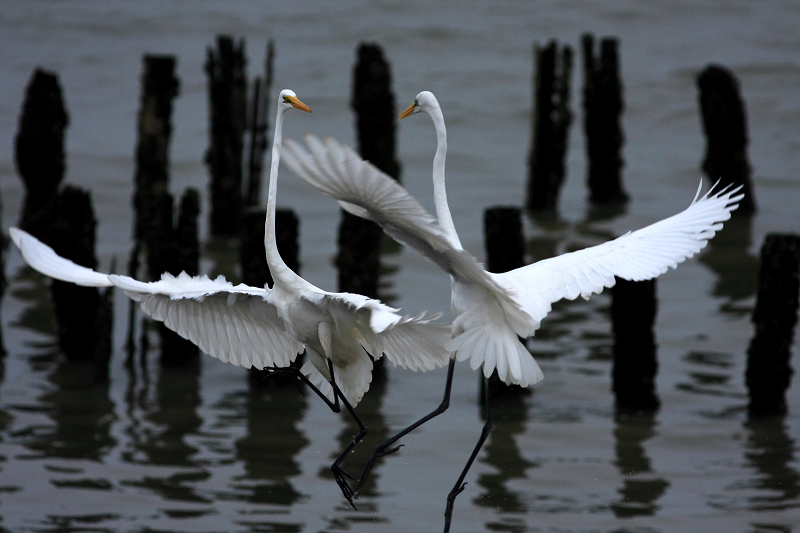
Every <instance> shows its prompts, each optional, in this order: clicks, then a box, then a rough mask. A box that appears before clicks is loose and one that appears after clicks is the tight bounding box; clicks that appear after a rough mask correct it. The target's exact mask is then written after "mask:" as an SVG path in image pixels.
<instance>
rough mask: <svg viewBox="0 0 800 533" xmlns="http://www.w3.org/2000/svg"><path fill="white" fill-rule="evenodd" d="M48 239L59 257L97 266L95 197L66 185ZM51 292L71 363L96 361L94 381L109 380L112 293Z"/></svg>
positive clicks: (68, 287) (57, 288) (57, 286)
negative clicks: (93, 206)
mask: <svg viewBox="0 0 800 533" xmlns="http://www.w3.org/2000/svg"><path fill="white" fill-rule="evenodd" d="M54 207H55V210H54V213H53V214H54V215H55V216H54V218H53V220H52V227H51V231H50V233H49V235H48V237H49V238H50V239H51V241H50V242H51V244H52V246H53V248H54V249H55V251H56V253H58V254H59V255H61V256H62V257H66V258H68V259H70V260H72V261H74V262H76V263H78V264H79V265H83V266H86V267H89V268H95V267H96V266H97V258H96V257H95V230H96V227H97V220H96V219H95V217H94V210H93V209H92V199H91V195H90V194H89V193H88V192H86V191H84V190H81V189H78V188H77V187H71V186H66V187H64V189H63V190H62V191H61V192H60V193H59V194H58V196H57V198H56V203H55V206H54ZM51 293H52V296H53V307H54V312H55V317H56V329H57V332H58V344H59V347H60V348H61V350H62V351H63V352H64V355H65V357H66V358H67V360H69V361H91V362H94V363H95V372H96V375H95V378H96V379H100V380H103V379H105V378H107V376H108V361H109V359H110V357H111V322H112V320H111V316H112V315H111V313H112V311H111V305H110V293H111V291H110V289H106V290H105V291H104V293H103V294H101V293H100V291H99V290H98V289H97V288H95V287H81V286H78V285H75V284H72V283H66V282H63V281H59V280H55V279H54V280H52V284H51Z"/></svg>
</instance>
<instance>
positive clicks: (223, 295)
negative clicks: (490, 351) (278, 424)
mask: <svg viewBox="0 0 800 533" xmlns="http://www.w3.org/2000/svg"><path fill="white" fill-rule="evenodd" d="M292 108H298V109H303V110H305V111H308V108H307V107H306V106H305V104H303V103H302V102H300V101H299V100H298V99H297V97H296V96H295V94H294V93H293V92H292V91H289V90H284V91H282V92H281V93H280V97H279V100H278V113H277V119H276V121H275V139H274V143H273V148H272V168H271V172H270V184H269V197H268V200H267V221H266V226H265V236H264V241H265V242H264V244H265V248H266V255H267V261H268V263H269V266H270V270H271V272H272V275H273V278H274V280H275V285H274V286H273V287H272V288H271V289H270V288H257V287H250V286H247V285H244V284H239V285H233V284H232V283H230V282H228V281H226V280H225V279H224V278H223V277H219V278H217V279H213V280H212V279H209V278H208V277H207V276H195V277H192V276H189V275H188V274H185V273H182V274H180V275H178V276H172V275H170V274H163V275H162V277H161V279H160V280H159V281H155V282H149V283H145V282H141V281H137V280H135V279H132V278H130V277H127V276H120V275H107V274H103V273H100V272H96V271H94V270H92V269H90V268H86V267H83V266H80V265H77V264H75V263H73V262H72V261H69V260H67V259H64V258H62V257H59V256H58V255H57V254H56V253H55V252H54V251H53V249H52V248H50V247H49V246H47V245H46V244H44V243H42V242H40V241H39V240H38V239H36V238H35V237H33V236H31V235H29V234H28V233H26V232H24V231H22V230H20V229H17V228H11V230H10V234H11V238H12V240H13V242H14V243H15V244H16V245H17V247H18V248H19V249H20V251H21V252H22V255H23V257H24V258H25V260H26V261H27V262H28V264H30V265H31V266H32V267H33V268H35V269H36V270H38V271H39V272H41V273H43V274H45V275H47V276H50V277H53V278H56V279H60V280H63V281H67V282H71V283H75V284H78V285H85V286H92V287H110V286H115V287H118V288H120V289H122V290H123V291H124V292H125V294H127V295H128V296H129V297H130V298H132V299H133V300H135V301H137V302H139V305H140V307H141V309H142V311H143V312H144V313H146V314H147V315H149V316H150V317H152V318H153V319H155V320H159V321H162V322H164V324H165V325H166V326H167V327H168V328H170V329H172V330H174V331H176V332H177V333H178V334H180V335H181V336H182V337H184V338H186V339H189V340H190V341H192V342H193V343H195V344H197V345H198V346H199V347H200V349H201V350H203V351H204V352H206V353H208V354H209V355H212V356H214V357H216V358H218V359H220V360H222V361H225V362H228V363H231V364H234V365H242V366H245V367H251V366H252V367H255V368H264V367H273V366H277V367H285V366H288V365H289V364H290V363H291V362H292V361H294V359H295V358H296V357H297V355H298V354H299V353H301V352H302V351H303V349H305V350H306V353H307V355H308V361H307V362H306V363H305V364H304V365H303V367H302V369H301V370H302V372H303V373H304V374H306V375H307V376H308V378H309V380H310V381H311V382H312V383H314V384H315V385H317V387H318V388H319V389H320V390H321V391H322V392H323V393H324V394H325V395H326V396H327V397H328V399H330V400H335V397H334V394H333V389H332V387H331V386H330V384H329V383H328V381H327V380H329V379H330V378H331V376H330V373H329V370H328V365H327V359H330V360H331V361H332V363H333V369H334V379H335V380H336V384H337V386H338V387H339V388H340V390H341V392H342V394H343V395H344V396H345V398H346V399H347V400H348V401H349V402H350V404H351V405H353V406H355V405H356V404H357V403H358V402H359V401H360V400H361V398H362V397H363V395H364V393H365V392H366V391H367V390H368V389H369V385H370V382H371V381H372V359H371V358H370V355H369V354H371V355H372V357H373V358H374V359H378V358H380V357H381V356H382V354H385V355H386V357H387V358H388V359H389V361H391V362H392V363H393V364H395V365H399V366H401V367H403V368H407V369H410V370H414V371H425V370H431V369H433V368H435V367H439V366H443V365H445V364H446V363H447V361H448V360H449V357H450V354H449V352H448V351H447V350H446V349H445V348H444V344H445V343H446V341H447V340H448V338H449V330H450V325H449V324H440V323H434V322H433V320H435V319H436V318H437V317H436V316H433V317H430V316H428V317H426V316H424V315H418V316H404V315H401V314H399V312H398V310H397V309H394V308H391V307H389V306H387V305H385V304H383V303H381V302H380V301H378V300H374V299H370V298H367V297H366V296H362V295H358V294H349V293H334V292H327V291H324V290H322V289H319V288H317V287H315V286H314V285H312V284H311V283H309V282H307V281H306V280H304V279H303V278H301V277H300V276H298V275H297V274H296V273H294V272H293V271H292V270H291V269H289V267H288V266H286V264H285V263H284V262H283V260H282V259H281V257H280V255H279V254H278V250H277V245H276V243H275V202H276V196H277V177H278V176H277V174H278V162H279V160H280V152H281V136H282V126H283V117H284V114H285V112H286V111H287V110H289V109H292Z"/></svg>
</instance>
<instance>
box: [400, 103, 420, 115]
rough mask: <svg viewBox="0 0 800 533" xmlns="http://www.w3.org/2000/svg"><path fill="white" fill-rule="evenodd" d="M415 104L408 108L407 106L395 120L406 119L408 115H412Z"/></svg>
mask: <svg viewBox="0 0 800 533" xmlns="http://www.w3.org/2000/svg"><path fill="white" fill-rule="evenodd" d="M416 104H417V103H416V102H414V103H413V104H411V105H410V106H408V107H407V108H406V109H405V111H403V112H402V113H400V115H399V116H398V117H397V118H398V119H404V118H406V117H407V116H409V115H410V114H412V113H413V112H414V110H415V109H416V108H417V105H416Z"/></svg>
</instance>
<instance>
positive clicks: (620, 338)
mask: <svg viewBox="0 0 800 533" xmlns="http://www.w3.org/2000/svg"><path fill="white" fill-rule="evenodd" d="M616 281H617V283H616V285H614V287H612V288H611V321H612V328H613V331H614V368H613V370H612V376H613V389H614V395H615V397H616V404H617V410H619V411H655V410H657V409H658V407H659V400H658V396H657V395H656V390H655V388H656V384H655V380H656V374H657V372H658V359H657V357H656V340H655V333H654V331H653V326H654V324H655V319H656V313H657V310H658V302H657V301H656V280H655V279H651V280H646V281H627V280H624V279H621V278H617V279H616Z"/></svg>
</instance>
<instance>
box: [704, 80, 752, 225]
mask: <svg viewBox="0 0 800 533" xmlns="http://www.w3.org/2000/svg"><path fill="white" fill-rule="evenodd" d="M697 86H698V88H699V89H700V111H701V113H702V115H703V131H704V132H705V134H706V154H705V158H704V159H703V171H704V172H705V173H706V175H707V176H708V177H709V179H711V182H712V183H714V182H716V181H717V180H720V182H721V183H722V185H728V184H734V185H742V186H743V188H742V192H743V193H744V198H742V200H741V201H740V202H739V209H737V210H736V211H734V214H736V213H739V214H750V213H754V212H755V210H756V201H755V196H754V194H753V187H752V184H751V180H750V174H751V168H750V162H749V160H748V158H747V142H748V138H747V137H748V136H747V114H746V112H745V109H744V101H743V100H742V95H741V91H740V89H739V82H738V81H737V80H736V77H734V75H733V73H731V72H730V71H729V70H727V69H725V68H723V67H720V66H716V65H711V66H708V67H706V68H705V69H704V70H703V72H701V73H700V75H699V76H698V77H697Z"/></svg>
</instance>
